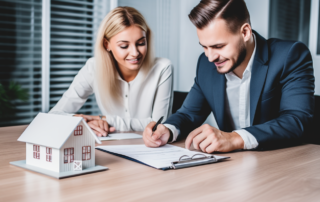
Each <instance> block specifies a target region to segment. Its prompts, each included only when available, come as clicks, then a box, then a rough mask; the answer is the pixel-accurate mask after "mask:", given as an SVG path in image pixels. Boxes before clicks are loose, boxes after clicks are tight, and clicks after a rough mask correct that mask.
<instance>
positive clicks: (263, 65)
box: [250, 31, 269, 125]
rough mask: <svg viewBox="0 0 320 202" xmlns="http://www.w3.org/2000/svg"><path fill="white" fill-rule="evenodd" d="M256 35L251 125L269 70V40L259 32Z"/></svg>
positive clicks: (251, 89)
mask: <svg viewBox="0 0 320 202" xmlns="http://www.w3.org/2000/svg"><path fill="white" fill-rule="evenodd" d="M253 32H254V34H255V36H256V42H257V44H256V55H255V57H254V60H253V64H252V73H251V83H250V125H253V120H254V116H255V112H256V109H257V105H258V101H259V98H260V95H261V91H262V89H263V86H264V83H265V80H266V76H267V72H268V68H269V66H268V64H267V63H268V57H269V56H268V44H267V41H266V40H265V39H264V38H263V37H262V36H260V35H259V34H258V33H257V32H255V31H253Z"/></svg>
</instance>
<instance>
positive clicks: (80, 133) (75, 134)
mask: <svg viewBox="0 0 320 202" xmlns="http://www.w3.org/2000/svg"><path fill="white" fill-rule="evenodd" d="M78 135H82V126H81V125H80V126H77V128H76V129H75V130H74V136H78Z"/></svg>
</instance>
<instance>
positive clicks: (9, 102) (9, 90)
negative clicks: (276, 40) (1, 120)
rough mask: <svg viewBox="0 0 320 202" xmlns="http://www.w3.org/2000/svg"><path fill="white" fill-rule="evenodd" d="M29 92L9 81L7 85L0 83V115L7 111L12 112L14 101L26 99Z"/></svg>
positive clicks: (2, 115)
mask: <svg viewBox="0 0 320 202" xmlns="http://www.w3.org/2000/svg"><path fill="white" fill-rule="evenodd" d="M28 98H29V94H28V91H27V89H23V88H21V86H20V85H19V84H18V83H16V82H13V81H11V82H10V84H9V85H8V86H4V85H2V84H1V83H0V117H4V116H5V115H6V114H8V113H14V111H15V109H16V107H15V104H14V101H16V100H21V101H27V100H28Z"/></svg>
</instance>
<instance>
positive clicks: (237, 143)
mask: <svg viewBox="0 0 320 202" xmlns="http://www.w3.org/2000/svg"><path fill="white" fill-rule="evenodd" d="M231 135H232V137H233V144H234V147H235V150H236V149H243V148H244V141H243V139H242V137H241V136H240V135H239V134H238V133H237V132H234V131H233V132H231Z"/></svg>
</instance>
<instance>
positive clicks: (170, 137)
mask: <svg viewBox="0 0 320 202" xmlns="http://www.w3.org/2000/svg"><path fill="white" fill-rule="evenodd" d="M167 129H168V130H169V133H170V136H169V139H168V143H169V142H172V140H173V134H172V131H171V130H170V129H169V128H167Z"/></svg>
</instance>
